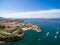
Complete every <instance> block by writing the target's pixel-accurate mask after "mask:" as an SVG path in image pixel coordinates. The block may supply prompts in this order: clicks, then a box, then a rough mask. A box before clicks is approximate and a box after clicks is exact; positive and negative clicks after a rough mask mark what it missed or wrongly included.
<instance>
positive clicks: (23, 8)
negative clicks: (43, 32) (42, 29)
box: [0, 0, 60, 18]
mask: <svg viewBox="0 0 60 45" xmlns="http://www.w3.org/2000/svg"><path fill="white" fill-rule="evenodd" d="M0 17H5V18H60V0H0Z"/></svg>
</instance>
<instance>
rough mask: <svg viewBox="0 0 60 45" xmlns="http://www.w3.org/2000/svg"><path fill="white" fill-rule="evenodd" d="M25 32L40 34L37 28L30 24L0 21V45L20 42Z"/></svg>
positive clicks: (18, 21)
mask: <svg viewBox="0 0 60 45" xmlns="http://www.w3.org/2000/svg"><path fill="white" fill-rule="evenodd" d="M27 30H35V31H37V32H41V29H40V27H39V26H37V25H33V24H32V23H23V21H22V20H10V19H3V20H0V43H6V42H13V41H17V40H20V39H22V38H23V37H24V35H25V31H27Z"/></svg>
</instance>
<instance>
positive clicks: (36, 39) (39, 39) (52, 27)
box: [0, 19, 60, 45]
mask: <svg viewBox="0 0 60 45" xmlns="http://www.w3.org/2000/svg"><path fill="white" fill-rule="evenodd" d="M23 20H24V22H30V23H32V24H35V25H38V26H40V28H41V30H42V32H36V31H34V30H29V31H26V32H25V36H24V38H23V39H22V40H19V41H16V42H12V43H6V44H0V45H60V19H23Z"/></svg>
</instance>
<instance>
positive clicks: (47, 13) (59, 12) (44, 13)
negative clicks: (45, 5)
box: [0, 9, 60, 18]
mask: <svg viewBox="0 0 60 45" xmlns="http://www.w3.org/2000/svg"><path fill="white" fill-rule="evenodd" d="M0 15H1V16H2V17H6V18H9V17H12V18H60V9H50V10H38V11H28V12H15V13H5V14H0Z"/></svg>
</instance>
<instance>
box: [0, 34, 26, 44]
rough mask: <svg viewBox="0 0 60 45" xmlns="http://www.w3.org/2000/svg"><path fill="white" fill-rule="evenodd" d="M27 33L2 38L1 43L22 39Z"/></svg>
mask: <svg viewBox="0 0 60 45" xmlns="http://www.w3.org/2000/svg"><path fill="white" fill-rule="evenodd" d="M24 35H25V33H23V34H20V35H18V36H15V37H9V38H5V40H2V39H1V40H0V43H9V42H14V41H18V40H20V39H22V38H23V37H24Z"/></svg>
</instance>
